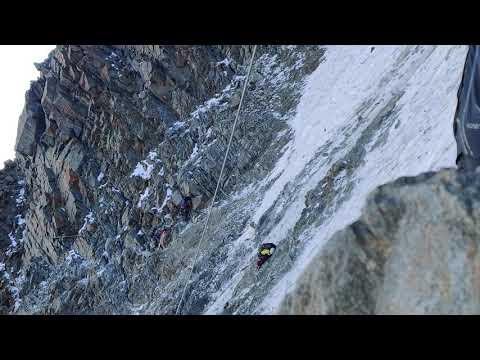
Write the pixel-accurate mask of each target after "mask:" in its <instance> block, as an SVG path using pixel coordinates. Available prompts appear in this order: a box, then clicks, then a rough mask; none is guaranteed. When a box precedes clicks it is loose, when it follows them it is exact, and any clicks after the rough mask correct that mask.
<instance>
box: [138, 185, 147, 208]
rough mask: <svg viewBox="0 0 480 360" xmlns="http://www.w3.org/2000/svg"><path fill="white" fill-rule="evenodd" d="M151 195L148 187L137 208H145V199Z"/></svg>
mask: <svg viewBox="0 0 480 360" xmlns="http://www.w3.org/2000/svg"><path fill="white" fill-rule="evenodd" d="M149 195H150V187H149V186H147V188H146V189H145V190H144V191H143V193H142V194H141V195H140V199H139V200H138V204H137V208H141V207H143V202H144V201H145V199H147V198H148V196H149Z"/></svg>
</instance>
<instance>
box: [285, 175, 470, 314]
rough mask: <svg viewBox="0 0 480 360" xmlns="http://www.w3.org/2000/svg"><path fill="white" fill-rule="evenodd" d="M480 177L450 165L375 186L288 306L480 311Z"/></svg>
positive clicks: (294, 309) (312, 310) (291, 309)
mask: <svg viewBox="0 0 480 360" xmlns="http://www.w3.org/2000/svg"><path fill="white" fill-rule="evenodd" d="M479 201H480V181H479V177H478V174H477V173H458V172H456V171H455V170H443V171H440V172H438V173H433V172H431V173H425V174H422V175H419V176H417V177H408V178H400V179H398V180H396V181H394V182H393V183H390V184H387V185H383V186H381V187H379V188H378V189H376V190H375V191H374V192H373V193H371V194H370V195H369V197H368V200H367V203H366V205H365V208H364V209H363V212H362V216H361V217H360V219H359V220H358V221H356V222H354V223H353V224H351V225H349V226H348V227H347V228H346V229H344V230H341V231H339V232H338V233H336V234H335V235H334V236H333V237H332V238H331V239H330V240H329V241H328V243H327V244H326V245H325V247H324V249H323V251H322V252H321V253H320V254H318V255H317V256H316V257H315V259H314V260H313V261H312V262H311V263H310V264H309V265H308V268H307V269H306V270H305V272H304V273H303V274H302V276H301V278H300V280H299V282H298V284H297V285H296V289H295V291H294V292H293V293H292V294H289V295H288V296H287V298H286V299H285V300H284V301H283V303H282V307H281V310H280V313H283V314H478V313H479V312H480V281H479V280H480V251H479V249H480V236H479V229H480V226H479V225H480V224H479V215H480V213H479V211H480V204H479Z"/></svg>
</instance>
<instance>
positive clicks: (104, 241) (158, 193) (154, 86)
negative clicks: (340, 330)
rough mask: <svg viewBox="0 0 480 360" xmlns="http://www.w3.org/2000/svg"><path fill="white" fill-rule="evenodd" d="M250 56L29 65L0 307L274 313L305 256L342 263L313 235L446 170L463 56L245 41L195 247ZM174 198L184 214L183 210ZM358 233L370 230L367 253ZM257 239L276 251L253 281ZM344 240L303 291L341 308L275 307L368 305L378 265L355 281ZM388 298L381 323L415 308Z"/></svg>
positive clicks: (65, 57)
mask: <svg viewBox="0 0 480 360" xmlns="http://www.w3.org/2000/svg"><path fill="white" fill-rule="evenodd" d="M252 50H253V48H252V46H156V45H155V46H127V45H122V46H73V45H69V46H58V47H57V48H56V49H55V50H54V51H52V53H51V54H50V55H49V57H48V59H47V60H45V61H44V62H43V63H42V64H38V65H37V67H38V69H39V71H40V73H41V75H40V77H39V79H38V80H37V81H35V82H33V83H32V85H31V88H30V89H29V91H28V92H27V94H26V99H25V100H26V102H25V108H24V110H23V112H22V114H21V116H20V119H19V125H18V134H17V143H16V152H17V156H16V160H15V162H14V163H11V164H9V165H8V167H7V168H6V169H5V170H4V171H3V172H2V173H0V189H1V191H2V194H4V195H2V196H3V198H2V199H6V202H4V203H3V204H2V214H1V216H2V218H1V219H0V246H1V248H0V250H1V255H0V256H1V257H0V275H1V276H0V279H1V280H0V311H2V312H5V313H17V314H32V313H35V314H52V313H53V314H59V313H62V314H172V313H175V311H176V309H177V307H178V308H179V310H180V313H182V314H218V313H226V314H254V313H260V314H264V313H274V312H276V310H277V309H278V306H279V305H280V303H281V302H282V300H283V299H284V297H285V295H286V294H287V293H288V292H290V291H291V289H292V288H294V286H295V284H296V283H297V279H298V277H299V276H300V274H301V273H302V271H303V269H304V268H305V266H306V265H307V264H309V263H310V261H311V260H312V258H313V257H314V255H315V254H317V253H319V254H324V255H323V256H327V254H332V253H334V255H332V256H333V257H334V259H333V260H332V261H330V262H328V261H327V262H325V264H324V265H322V266H324V267H327V268H328V266H336V265H335V264H336V263H335V261H336V260H335V259H337V258H339V259H340V255H337V254H336V252H335V251H334V250H329V249H331V248H333V249H336V248H335V246H338V247H341V246H343V245H342V244H345V243H346V241H345V240H340V241H339V242H338V245H335V246H334V245H333V243H335V242H334V241H328V243H327V240H328V239H330V237H331V236H332V235H333V234H334V233H335V232H337V231H338V230H340V229H342V228H344V227H345V226H347V225H349V224H351V223H352V222H353V221H355V220H357V219H358V217H359V215H360V209H361V208H362V206H363V204H364V201H365V198H366V196H367V194H368V193H369V192H370V191H372V190H374V189H375V188H376V187H377V186H378V185H381V184H384V183H386V182H389V181H392V180H394V179H396V178H398V177H400V176H405V175H418V174H419V173H422V172H425V171H428V170H438V169H439V168H440V167H443V166H449V165H452V164H453V160H454V158H455V148H454V139H453V134H452V131H451V128H452V125H451V124H452V123H451V118H452V117H453V112H454V107H455V94H456V90H457V88H458V84H459V82H460V78H461V73H462V68H463V61H464V58H465V54H466V47H462V46H379V47H378V46H377V47H375V46H347V47H342V46H259V47H258V49H257V55H256V58H255V62H254V67H253V71H252V76H251V78H250V81H249V83H248V84H247V85H248V86H247V93H246V98H245V100H244V105H243V109H242V113H241V119H240V122H239V124H238V126H237V130H236V131H235V134H234V140H233V144H232V149H231V152H230V154H229V156H228V158H227V162H226V168H225V176H224V178H223V179H222V183H221V191H220V193H219V197H218V198H217V201H216V203H215V204H214V207H213V210H212V215H211V219H210V226H209V229H208V231H207V233H206V236H205V241H204V242H203V243H202V244H199V240H200V235H201V232H202V230H203V227H204V223H205V220H206V209H207V207H208V206H209V205H210V202H211V199H212V196H213V192H214V190H215V186H216V183H217V180H218V175H219V173H220V168H221V165H222V161H223V156H224V154H225V150H226V147H227V142H228V138H229V136H230V131H231V126H232V124H233V120H234V115H235V112H236V110H237V107H238V104H239V101H240V91H241V88H242V86H243V83H244V81H245V74H246V67H247V65H248V62H249V60H250V56H251V53H252ZM442 174H443V173H442ZM439 176H440V175H439ZM442 176H444V177H445V176H446V175H442ZM451 176H454V175H451ZM440 177H441V176H440ZM430 178H431V176H429V175H425V176H424V177H423V178H422V177H421V178H419V179H418V181H417V182H418V186H427V185H421V184H423V183H425V184H430V183H429V181H431V180H430ZM434 178H435V177H432V179H434ZM435 179H436V178H435ZM410 182H412V181H410ZM392 186H397V185H392ZM397 187H398V188H399V189H403V188H402V187H401V186H397ZM422 189H423V188H422ZM402 194H403V192H402ZM186 196H190V197H191V198H192V204H193V211H192V216H191V218H188V217H187V218H185V217H184V216H183V215H182V211H181V202H182V199H184V198H185V197H186ZM399 196H400V195H399ZM402 196H403V195H402ZM405 196H407V195H406V194H405ZM431 198H432V199H433V196H432V197H431ZM409 199H410V198H409ZM412 199H413V198H412ZM419 199H420V198H419ZM427 200H428V199H425V201H427ZM2 201H4V200H2ZM402 201H403V200H401V199H398V202H399V203H400V202H402ZM405 201H406V200H405ZM412 201H417V200H412ZM418 201H420V200H418ZM422 201H423V200H422ZM370 203H371V200H370ZM370 203H369V204H370ZM387 203H388V201H387ZM432 204H433V203H432ZM382 206H383V205H382ZM406 206H407V205H402V209H404V208H405V207H406ZM369 207H370V205H369ZM369 207H367V208H369ZM425 207H428V206H427V205H425ZM4 209H5V211H3V210H4ZM402 211H403V210H402ZM413 211H414V209H412V214H413ZM402 214H404V213H401V212H398V213H395V214H393V213H392V215H391V218H392V219H390V220H391V221H394V220H393V218H395V219H397V220H398V221H401V216H403V215H402ZM411 216H412V218H413V215H411ZM390 220H388V221H390ZM425 220H428V219H425ZM379 221H380V220H379ZM395 221H396V220H395ZM251 222H253V223H255V231H251V230H252V229H251V228H250V229H249V226H248V224H249V223H251ZM369 226H370V227H371V228H372V229H373V228H374V227H376V226H377V224H373V225H372V223H367V225H365V226H363V227H362V226H360V227H358V226H357V227H356V229H357V228H360V230H358V231H360V233H361V234H364V233H362V232H361V231H364V232H365V234H364V235H361V236H365V237H366V238H365V239H363V238H362V239H363V240H361V241H360V242H361V243H362V244H363V245H362V246H364V247H365V249H366V248H367V247H369V249H370V248H372V249H373V250H372V249H371V250H369V251H371V253H372V254H377V253H378V254H380V255H368V256H371V257H372V258H370V257H369V258H368V259H369V262H368V264H370V265H371V264H374V265H375V269H376V270H375V271H377V270H378V271H380V270H379V269H382V271H383V269H385V271H384V273H385V276H387V270H386V265H382V264H383V263H382V261H384V262H385V264H387V263H388V261H386V260H385V259H384V260H381V259H383V258H382V256H383V257H386V256H387V255H385V254H383V255H382V254H381V251H380V250H378V251H377V250H375V246H377V242H378V243H379V244H380V245H378V246H380V247H381V249H383V247H385V248H386V246H387V245H384V243H388V241H387V240H386V239H384V240H382V239H383V238H381V236H380V235H378V234H377V233H375V232H374V230H372V229H370V228H369ZM378 226H379V230H378V231H383V230H381V229H382V228H381V226H383V225H382V223H379V224H378ZM420 226H421V223H420V222H419V223H418V227H420ZM397 227H398V226H397ZM365 228H368V229H370V230H368V231H367V230H362V229H365ZM162 229H168V236H167V237H166V239H165V241H162V243H161V244H159V242H158V238H157V237H156V234H157V233H158V230H162ZM392 229H393V228H388V231H389V236H390V235H391V236H393V235H392V234H393V231H394V230H392ZM347 231H348V230H347ZM356 231H357V230H356ZM358 231H357V232H358ZM369 231H372V232H373V233H374V234H377V235H375V236H377V237H373V238H372V239H373V240H371V242H372V243H371V244H370V243H369V242H368V241H367V240H366V239H367V238H368V236H369V235H368V234H370V233H369ZM386 231H387V230H385V231H384V233H385V234H386ZM412 231H413V230H412ZM355 234H356V233H355ZM382 234H383V233H382ZM355 236H357V235H355ZM358 236H360V235H358ZM378 236H380V237H378ZM382 236H383V235H382ZM385 236H386V235H385ZM336 238H338V236H337V237H336ZM368 239H370V238H368ZM375 239H376V240H375ZM369 241H370V240H369ZM465 241H466V240H465ZM262 242H274V243H276V244H277V252H276V253H275V256H274V257H273V258H272V259H271V260H269V261H268V262H267V263H266V264H265V265H264V267H263V268H262V269H261V271H259V272H257V271H256V270H255V267H254V263H255V257H256V251H257V248H258V246H259V244H260V243H262ZM390 242H391V243H392V244H393V243H395V241H394V240H391V241H390ZM326 243H327V244H328V245H327V246H326V247H325V248H324V244H326ZM366 243H368V244H370V245H368V246H367V245H365V244H366ZM382 244H383V245H382ZM355 246H356V248H358V247H360V245H356V243H355V241H354V240H353V239H350V240H349V243H348V245H345V248H344V250H342V254H347V255H348V256H349V259H353V260H352V261H351V262H350V261H348V262H343V263H342V264H343V265H342V266H341V267H335V269H334V270H332V273H335V276H336V277H338V279H339V281H340V283H337V282H335V279H337V278H336V277H333V278H332V277H331V276H330V275H328V274H329V273H328V271H327V270H328V269H327V268H326V270H325V272H322V276H327V275H328V276H327V277H326V278H325V279H323V278H322V280H321V281H320V282H319V281H317V278H315V281H312V282H307V283H308V284H310V285H308V286H309V287H308V286H307V287H308V289H309V290H308V292H309V293H312V294H313V293H315V291H317V290H315V289H317V288H315V287H316V286H317V285H315V284H318V283H320V286H319V287H318V288H319V289H325V288H326V287H327V286H330V287H331V288H329V291H330V292H331V293H332V294H333V295H332V296H331V297H329V299H330V300H331V301H333V302H334V303H335V305H331V306H330V305H329V306H326V307H325V306H324V307H320V309H321V310H313V308H312V307H314V306H313V305H312V307H307V306H305V309H306V310H303V309H302V308H301V307H298V304H297V302H298V301H300V302H301V303H302V304H303V303H304V302H305V301H306V300H304V298H303V295H302V294H303V293H296V294H297V297H296V299H295V298H292V297H290V298H289V300H288V304H289V305H285V306H283V307H282V309H283V311H284V312H288V313H291V312H295V313H296V312H302V311H306V312H311V311H319V312H322V313H323V312H325V313H329V312H330V313H331V312H337V311H338V312H361V313H365V312H369V313H371V312H374V311H377V310H372V308H374V309H377V305H372V304H373V303H375V304H377V293H379V292H380V290H378V289H379V288H380V287H379V285H378V284H379V282H381V281H383V280H384V278H383V277H382V276H384V275H383V272H382V273H377V272H378V271H377V272H375V271H374V274H373V275H372V274H370V270H368V269H370V268H368V269H367V273H366V275H365V274H364V275H358V276H360V277H359V280H358V279H350V277H349V276H350V275H349V274H352V271H353V272H354V273H355V274H357V272H358V271H357V268H362V266H363V265H362V264H363V263H361V261H363V260H364V258H362V257H361V256H360V255H358V256H360V258H361V259H360V260H358V261H357V259H356V256H357V255H356V252H355V251H357V250H355V249H356V248H355ZM382 246H383V247H382ZM402 246H403V245H402ZM418 246H423V245H422V243H421V242H419V243H418ZM445 246H446V245H445ZM350 247H351V248H350ZM197 250H198V251H199V252H198V261H197V262H196V263H195V264H194V259H195V257H196V255H197ZM362 251H365V252H366V251H367V250H362ZM375 251H377V253H375ZM382 251H383V250H382ZM392 251H393V250H392ZM369 254H370V253H369ZM409 254H410V253H409ZM347 255H345V256H347ZM319 256H322V255H319ZM358 256H357V257H358ZM362 256H363V255H362ZM459 256H461V253H459ZM341 259H342V261H343V259H344V258H341ZM322 261H323V260H322ZM339 261H340V260H339ZM399 261H400V260H399ZM415 261H416V260H415ZM315 263H316V264H317V263H318V262H317V260H315ZM329 264H330V265H329ZM332 264H333V265H332ZM347 265H348V266H347ZM370 265H368V266H370ZM312 266H313V265H312ZM365 266H366V265H365ZM412 266H413V265H412ZM362 269H363V268H362ZM396 269H397V268H396ZM412 269H413V267H412ZM337 271H338V272H337ZM395 271H396V270H395ZM435 271H436V270H435ZM190 272H191V276H190ZM358 274H360V273H359V272H358ZM392 274H394V272H392ZM435 274H437V273H435ZM391 276H394V275H391ZM432 276H433V275H432ZM346 278H347V279H350V280H351V282H352V283H353V284H354V285H355V286H357V285H358V283H361V285H358V286H357V288H355V287H352V288H351V289H352V291H353V293H352V294H351V297H347V295H345V296H344V294H343V293H342V291H343V290H342V289H343V288H342V286H343V285H344V284H345V281H346V280H345V279H346ZM364 279H366V281H365V282H363V280H364ZM382 279H383V280H382ZM388 279H390V278H388ZM350 280H349V281H350ZM322 281H323V282H322ZM389 281H390V280H389ZM392 281H396V280H395V279H393V280H392ZM304 282H305V280H302V284H303V283H304ZM347 282H348V281H347ZM397 283H398V281H397ZM186 284H188V285H187V288H186V293H185V298H184V301H183V302H182V303H179V301H180V297H181V294H182V291H183V288H184V286H185V285H186ZM342 284H343V285H342ZM392 286H393V283H392ZM458 286H461V285H458ZM314 288H315V289H314ZM344 288H345V287H344ZM392 289H393V288H392ZM398 289H400V287H399V288H398ZM398 289H397V288H395V291H397V290H398ZM345 291H347V290H345ZM392 291H393V290H392ZM459 291H460V290H459ZM315 294H316V293H315ZM349 296H350V295H349ZM399 296H400V295H399ZM415 296H416V295H415ZM316 298H317V297H316V295H315V299H316ZM340 298H341V299H344V300H345V301H344V303H342V300H341V299H340ZM302 299H303V300H302ZM332 299H334V300H332ZM352 299H353V300H352ZM382 299H383V298H382ZM330 300H329V301H330ZM382 301H383V302H382V304H383V303H384V304H385V306H383V305H382V306H383V307H382V308H381V309H383V310H381V311H380V312H382V311H384V312H388V311H391V312H394V311H399V312H401V311H410V309H411V307H408V306H410V305H408V306H407V305H405V307H398V306H397V305H395V304H393V303H392V304H390V303H388V301H387V300H386V299H385V300H382ZM307 302H308V301H307ZM349 303H355V304H356V305H358V306H356V307H355V306H353V305H352V306H350V307H349V305H348V306H347V305H346V304H349ZM387 303H388V304H387ZM309 304H310V303H309ZM312 304H313V303H312ZM315 304H316V303H315ZM179 305H180V306H179ZM387 305H388V306H390V305H391V306H394V305H395V306H397V307H396V308H395V307H394V308H393V309H396V310H386V309H390V308H389V307H388V306H387ZM309 306H310V305H309ZM315 306H317V305H315ZM322 306H323V305H322ZM412 306H413V305H412ZM419 309H421V307H419ZM446 309H447V308H446V307H444V308H442V309H441V310H439V311H447V310H446ZM455 309H459V308H455Z"/></svg>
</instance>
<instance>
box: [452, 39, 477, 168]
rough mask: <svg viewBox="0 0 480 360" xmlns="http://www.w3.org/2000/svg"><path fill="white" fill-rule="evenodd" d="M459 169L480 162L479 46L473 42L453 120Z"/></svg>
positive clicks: (473, 165)
mask: <svg viewBox="0 0 480 360" xmlns="http://www.w3.org/2000/svg"><path fill="white" fill-rule="evenodd" d="M453 133H454V135H455V139H456V141H457V158H456V164H457V167H458V169H459V170H468V171H472V170H474V169H475V168H476V167H477V166H479V165H480V46H478V45H470V46H469V49H468V53H467V58H466V61H465V67H464V69H463V76H462V81H461V83H460V86H459V88H458V92H457V108H456V110H455V118H454V123H453Z"/></svg>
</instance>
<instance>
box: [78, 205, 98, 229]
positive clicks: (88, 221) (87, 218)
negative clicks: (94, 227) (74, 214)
mask: <svg viewBox="0 0 480 360" xmlns="http://www.w3.org/2000/svg"><path fill="white" fill-rule="evenodd" d="M94 221H95V217H94V216H93V212H92V211H90V212H89V213H88V214H87V215H86V216H85V218H84V222H83V226H82V227H81V228H80V230H78V233H79V234H81V233H82V232H83V231H84V230H85V229H86V228H87V226H88V225H90V224H93V222H94Z"/></svg>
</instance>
